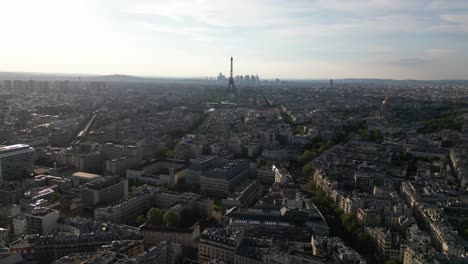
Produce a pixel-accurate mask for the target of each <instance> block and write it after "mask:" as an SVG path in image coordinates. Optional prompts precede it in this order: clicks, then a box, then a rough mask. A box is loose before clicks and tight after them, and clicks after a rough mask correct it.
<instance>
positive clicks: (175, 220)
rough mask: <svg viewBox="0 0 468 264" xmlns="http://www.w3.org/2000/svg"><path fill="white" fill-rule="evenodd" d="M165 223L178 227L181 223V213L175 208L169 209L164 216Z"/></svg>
mask: <svg viewBox="0 0 468 264" xmlns="http://www.w3.org/2000/svg"><path fill="white" fill-rule="evenodd" d="M163 220H164V224H166V226H168V227H178V226H179V225H180V221H181V218H180V215H179V214H178V213H177V212H176V211H174V210H168V211H167V212H166V213H165V214H164V217H163Z"/></svg>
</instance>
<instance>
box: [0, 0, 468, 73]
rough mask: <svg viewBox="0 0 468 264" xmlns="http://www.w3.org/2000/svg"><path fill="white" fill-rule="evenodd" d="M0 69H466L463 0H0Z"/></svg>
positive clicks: (467, 9)
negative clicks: (231, 67) (231, 66)
mask: <svg viewBox="0 0 468 264" xmlns="http://www.w3.org/2000/svg"><path fill="white" fill-rule="evenodd" d="M0 10H1V15H0V33H1V37H0V71H29V72H31V71H32V72H63V73H91V74H114V73H120V74H131V75H148V76H179V77H182V76H215V75H217V73H219V72H220V71H222V72H223V73H225V74H227V73H228V71H229V57H230V56H234V70H235V73H236V74H247V73H248V74H259V75H260V77H269V78H274V77H279V78H311V79H317V78H327V79H328V78H343V77H375V78H419V79H444V78H447V79H449V78H463V79H468V0H453V1H451V0H445V1H443V0H439V1H438V0H433V1H430V0H367V1H364V0H362V1H360V0H342V1H338V0H297V1H296V0H287V1H286V0H284V1H279V0H235V1H232V0H230V1H224V0H212V1H207V0H167V1H166V0H153V1H145V0H73V1H72V0H70V1H69V0H30V1H25V0H10V1H9V0H0Z"/></svg>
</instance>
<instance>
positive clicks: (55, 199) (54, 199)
mask: <svg viewBox="0 0 468 264" xmlns="http://www.w3.org/2000/svg"><path fill="white" fill-rule="evenodd" d="M60 198H62V195H61V194H60V193H59V192H54V193H53V194H52V195H51V196H50V202H51V203H56V202H58V201H60Z"/></svg>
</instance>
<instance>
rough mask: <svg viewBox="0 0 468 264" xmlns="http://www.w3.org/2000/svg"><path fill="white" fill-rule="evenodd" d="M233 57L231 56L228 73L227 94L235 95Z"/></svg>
mask: <svg viewBox="0 0 468 264" xmlns="http://www.w3.org/2000/svg"><path fill="white" fill-rule="evenodd" d="M232 65H233V58H232V57H231V74H230V75H229V82H228V91H227V92H228V94H229V95H233V96H236V95H237V90H236V85H235V84H234V77H233V66H232Z"/></svg>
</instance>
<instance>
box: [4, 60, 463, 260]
mask: <svg viewBox="0 0 468 264" xmlns="http://www.w3.org/2000/svg"><path fill="white" fill-rule="evenodd" d="M0 78H1V82H0V180H1V181H0V204H1V205H0V223H1V228H0V246H1V248H0V262H1V263H96V264H98V263H168V264H169V263H170V264H172V263H226V264H245V263H249V264H250V263H252V264H257V263H313V264H319V263H328V264H338V263H349V264H364V263H369V264H370V263H385V264H391V263H403V264H425V263H430V264H436V263H467V261H468V258H467V250H468V243H467V241H468V216H467V214H468V199H467V197H468V196H467V193H468V159H467V154H468V104H467V102H468V82H467V81H417V80H379V79H335V80H320V81H283V80H280V79H268V80H267V79H265V80H264V79H262V78H261V76H260V77H259V75H257V74H255V75H254V74H247V75H245V77H244V76H242V75H240V76H234V75H233V71H232V58H231V73H230V75H229V74H228V77H225V75H223V74H222V73H220V74H219V75H217V76H216V75H215V76H214V77H212V78H205V79H201V78H200V79H152V78H139V77H131V76H125V75H112V76H62V75H60V76H58V75H57V76H52V75H33V74H31V75H27V74H14V73H10V74H9V73H4V74H2V75H1V76H0Z"/></svg>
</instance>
